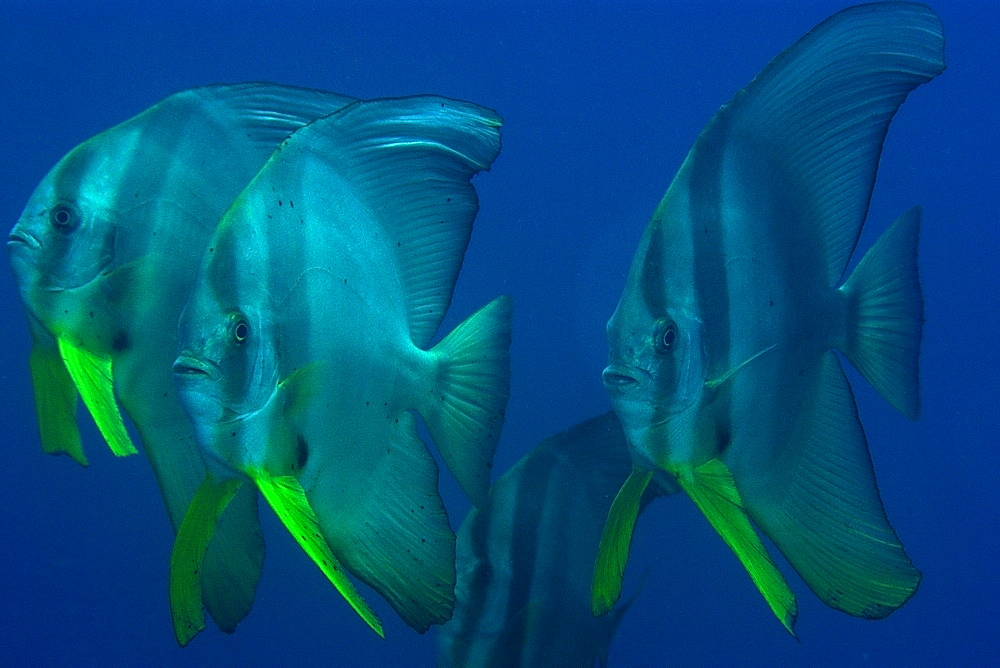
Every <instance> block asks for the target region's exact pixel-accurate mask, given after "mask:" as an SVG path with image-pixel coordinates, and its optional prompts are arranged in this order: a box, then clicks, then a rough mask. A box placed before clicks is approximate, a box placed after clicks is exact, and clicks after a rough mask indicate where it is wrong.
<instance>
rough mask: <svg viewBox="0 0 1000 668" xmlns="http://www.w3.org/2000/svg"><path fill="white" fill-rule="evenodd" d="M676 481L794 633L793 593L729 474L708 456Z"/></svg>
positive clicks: (784, 623)
mask: <svg viewBox="0 0 1000 668" xmlns="http://www.w3.org/2000/svg"><path fill="white" fill-rule="evenodd" d="M678 481H679V482H680V484H681V487H682V488H684V491H685V492H687V495H688V496H690V497H691V500H692V501H694V502H695V505H697V506H698V509H699V510H701V512H702V514H704V515H705V517H706V518H707V519H708V521H709V522H710V523H711V524H712V527H713V528H714V529H715V530H716V531H717V532H718V534H719V535H720V536H722V540H724V541H726V545H728V546H729V547H730V549H731V550H732V551H733V552H734V553H736V556H737V557H738V558H739V560H740V563H742V564H743V567H744V568H745V569H746V570H747V573H748V574H749V575H750V579H752V580H753V583H754V584H755V585H757V589H758V590H760V593H761V594H762V595H763V596H764V600H766V601H767V604H768V605H769V606H771V611H772V612H774V614H775V616H776V617H777V618H778V620H779V621H780V622H781V623H782V625H784V627H785V628H786V629H787V630H788V632H789V633H791V634H792V635H793V636H794V635H795V631H794V626H795V617H796V615H797V613H798V609H797V607H796V603H795V594H793V593H792V590H791V589H790V588H789V587H788V583H787V582H785V578H784V576H782V575H781V571H779V570H778V567H777V566H776V565H775V563H774V561H773V560H772V559H771V555H769V554H768V552H767V549H766V548H765V547H764V544H763V543H762V542H761V540H760V536H758V535H757V532H756V531H755V530H754V528H753V525H752V524H751V523H750V518H749V517H748V516H747V513H746V510H744V508H743V501H742V499H741V498H740V493H739V491H738V490H737V489H736V484H735V482H734V481H733V474H732V473H730V472H729V469H728V468H726V465H725V464H723V463H722V462H721V461H719V460H718V459H711V460H709V461H707V462H705V463H704V464H702V465H701V466H699V467H697V468H695V469H694V470H693V471H692V472H691V473H690V474H688V475H685V474H684V473H683V472H682V473H681V475H680V476H678ZM616 503H617V500H616Z"/></svg>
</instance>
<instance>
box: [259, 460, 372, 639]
mask: <svg viewBox="0 0 1000 668" xmlns="http://www.w3.org/2000/svg"><path fill="white" fill-rule="evenodd" d="M251 476H252V477H253V479H254V482H256V483H257V487H258V488H259V489H260V491H261V494H263V495H264V498H265V499H267V502H268V504H269V505H270V506H271V508H273V509H274V512H275V513H276V514H277V515H278V518H279V519H281V523H282V524H284V525H285V528H287V529H288V531H289V532H290V533H291V534H292V536H293V537H294V538H295V540H296V541H298V543H299V545H301V546H302V549H303V550H305V551H306V554H308V555H309V557H310V558H311V559H312V560H313V561H314V562H316V565H317V566H319V568H320V570H321V571H323V574H324V575H326V577H327V579H329V580H330V582H331V583H332V584H333V586H334V587H336V588H337V591H339V592H340V594H341V596H343V597H344V598H345V599H346V600H347V603H348V604H349V605H350V606H351V607H352V608H354V611H355V612H357V613H358V614H359V615H360V616H361V619H363V620H365V623H367V624H368V626H370V627H371V628H372V630H373V631H375V633H377V634H379V636H380V637H383V638H384V637H385V634H384V633H383V631H382V623H381V622H380V621H379V619H378V617H377V616H376V615H375V613H374V612H373V611H372V609H371V608H369V607H368V604H367V603H365V601H364V599H363V598H361V595H360V594H359V593H358V591H357V590H356V589H355V588H354V584H353V583H352V582H351V580H350V579H349V578H348V577H347V573H346V572H345V571H344V569H343V568H342V567H341V565H340V562H339V561H338V560H337V558H336V557H335V556H333V552H331V551H330V546H329V545H328V544H327V542H326V539H325V538H324V537H323V534H322V533H321V532H320V529H319V522H318V521H317V519H316V513H315V512H313V509H312V507H311V506H310V505H309V501H308V500H307V499H306V493H305V490H303V489H302V485H301V484H299V481H298V480H297V479H296V478H295V477H294V476H274V477H272V476H269V475H268V474H267V473H264V472H262V471H257V472H252V473H251Z"/></svg>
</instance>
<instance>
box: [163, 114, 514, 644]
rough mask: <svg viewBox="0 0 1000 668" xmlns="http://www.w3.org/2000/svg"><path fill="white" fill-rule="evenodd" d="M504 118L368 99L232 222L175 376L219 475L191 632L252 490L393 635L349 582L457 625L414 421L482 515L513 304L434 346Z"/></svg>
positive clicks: (255, 184)
mask: <svg viewBox="0 0 1000 668" xmlns="http://www.w3.org/2000/svg"><path fill="white" fill-rule="evenodd" d="M499 126H500V119H499V118H498V117H497V116H496V114H494V113H493V112H491V111H488V110H486V109H483V108H481V107H477V106H475V105H471V104H468V103H464V102H458V101H454V100H448V99H445V98H439V97H433V96H424V97H415V98H403V99H393V100H373V101H368V102H358V103H355V104H353V105H351V106H349V107H346V108H345V109H343V110H341V111H339V112H337V113H335V114H332V115H331V116H329V117H327V118H324V119H320V120H318V121H316V122H314V123H312V124H310V125H308V126H307V127H305V128H303V129H302V130H300V131H298V132H296V133H295V134H294V135H292V137H291V138H289V139H288V141H286V142H284V143H283V144H282V145H281V146H280V147H279V149H278V150H277V151H276V152H275V154H274V156H273V157H272V159H271V160H270V161H269V162H268V164H267V165H266V166H265V167H264V168H263V169H262V170H261V171H260V173H259V174H258V175H257V177H256V178H255V179H254V180H253V181H252V182H251V183H250V184H249V185H248V186H247V188H246V189H245V190H244V191H243V193H242V194H241V195H240V196H239V197H238V198H237V199H236V201H235V202H234V203H233V206H232V207H231V208H230V209H229V211H228V212H227V213H226V215H225V216H224V217H223V219H222V221H221V222H220V224H219V227H218V229H217V231H216V234H215V236H214V237H213V239H212V240H211V242H210V243H209V245H208V248H207V251H206V253H205V259H204V263H203V265H202V268H201V270H200V273H199V279H198V281H197V283H196V286H195V289H194V292H193V293H192V295H191V298H190V301H189V303H188V305H187V307H186V308H185V310H184V314H183V315H182V317H181V342H180V343H181V354H180V355H179V356H178V358H177V361H176V363H175V365H174V372H175V380H176V382H177V386H178V388H179V390H180V394H181V400H182V402H183V404H184V406H185V408H186V409H187V411H188V413H189V415H190V416H191V419H192V421H193V423H194V425H195V431H196V434H197V439H198V443H199V446H200V448H201V451H202V455H203V458H204V460H205V462H206V464H207V465H208V468H209V475H208V476H207V477H206V479H205V482H204V483H203V485H202V487H201V489H200V491H199V493H198V494H197V495H196V496H195V500H194V501H193V502H192V504H191V508H190V509H189V511H188V516H187V519H186V520H185V528H184V529H182V531H181V532H180V534H179V535H178V538H177V541H176V542H175V546H174V552H173V557H172V559H171V590H172V593H171V596H172V602H173V610H174V616H175V628H177V629H179V632H181V633H183V630H184V629H185V628H191V627H192V625H193V626H194V627H196V626H197V625H198V624H199V623H200V619H199V616H200V607H201V605H200V600H199V591H198V584H197V572H198V568H199V566H198V565H199V562H200V559H201V555H202V552H203V549H204V545H205V544H206V542H207V540H208V537H210V536H211V534H212V531H213V530H214V525H215V518H216V517H217V516H218V513H219V512H220V510H221V509H222V508H224V507H225V505H226V503H227V502H228V498H229V497H230V495H231V494H232V493H234V490H236V489H238V488H240V487H241V486H244V485H245V483H246V482H250V483H252V484H251V485H247V486H251V487H257V488H259V489H260V490H261V491H262V492H263V494H264V496H265V498H266V499H267V501H268V502H269V503H270V505H271V507H272V508H273V509H274V510H275V511H276V513H277V514H278V516H279V517H280V518H281V520H282V522H283V523H284V524H285V525H286V526H287V527H288V528H289V530H290V531H291V533H292V535H293V536H294V537H295V538H296V540H298V541H299V543H300V544H301V545H302V547H303V549H305V551H306V552H307V553H308V554H309V555H310V557H312V559H313V560H314V561H315V562H316V564H317V565H318V566H319V567H320V568H321V569H322V570H323V572H324V573H325V574H326V575H327V577H328V578H329V579H330V580H331V582H332V583H333V584H334V586H336V587H337V589H338V590H339V591H340V592H341V593H342V594H343V595H344V597H345V598H346V599H347V601H348V602H349V603H350V605H351V606H352V607H353V608H354V609H355V610H356V611H357V612H358V614H359V615H360V616H361V617H362V618H363V619H364V620H365V622H366V623H368V624H369V626H371V628H372V629H374V630H375V631H376V632H378V633H380V634H381V632H382V630H381V623H380V622H379V620H378V618H377V617H376V616H375V615H374V613H373V612H372V611H371V609H370V608H369V607H368V606H367V604H366V603H365V602H364V601H363V600H362V599H361V597H360V596H359V595H358V593H357V591H356V590H355V589H354V586H353V584H352V583H351V581H350V579H349V578H347V576H346V575H345V570H346V571H349V572H351V573H353V574H354V575H356V576H357V577H358V578H360V579H361V580H362V581H364V582H365V583H367V584H368V585H370V586H371V587H372V588H374V589H375V590H376V591H378V592H379V593H380V594H381V595H382V596H384V597H385V598H386V599H387V600H388V601H389V603H390V604H391V605H392V606H393V607H394V608H395V610H396V611H397V612H398V613H399V614H400V616H401V617H402V618H403V619H404V620H405V621H406V622H407V623H408V624H409V625H410V626H412V627H413V628H415V629H417V630H419V631H421V632H422V631H424V630H426V629H427V628H428V627H429V626H430V625H431V624H434V623H442V622H444V621H445V620H447V619H448V617H450V615H451V612H452V608H453V605H454V592H453V589H454V577H455V576H454V573H455V571H454V568H455V562H454V534H453V533H452V531H451V529H450V527H449V525H448V521H447V517H446V514H445V510H444V506H443V504H442V502H441V498H440V496H439V494H438V491H437V473H438V471H437V466H436V464H435V462H434V459H433V458H432V457H431V455H430V453H429V452H428V451H427V448H426V446H425V445H424V444H423V443H422V442H421V440H420V439H419V437H418V436H417V432H416V420H415V417H414V413H419V414H420V416H421V417H422V418H423V420H424V422H425V423H426V425H427V427H428V430H429V431H430V434H431V437H432V438H433V439H434V442H435V443H436V444H437V446H438V449H439V450H440V452H441V454H442V456H443V459H444V461H445V463H446V464H447V465H448V467H449V468H450V469H451V471H452V472H453V473H454V474H455V476H456V478H457V480H458V482H459V483H460V484H461V485H462V487H463V489H465V491H466V492H467V493H468V494H469V496H470V497H471V498H472V499H473V501H475V502H477V503H482V502H483V501H484V500H485V497H486V494H487V490H488V485H489V470H490V463H491V460H492V456H493V450H494V448H495V446H496V442H497V439H498V438H499V430H500V427H501V425H502V422H503V413H504V410H505V407H506V403H507V394H508V387H509V345H510V301H509V299H507V298H499V299H497V300H495V301H494V302H492V303H491V304H489V305H487V306H486V307H484V308H483V309H481V310H480V311H479V312H478V313H476V314H474V315H473V316H471V317H470V318H469V319H468V320H466V321H465V322H464V323H462V324H460V325H459V326H458V327H457V328H456V329H455V330H454V331H452V332H451V333H450V334H448V335H447V336H446V337H445V338H444V339H443V340H442V341H441V342H440V343H438V344H437V345H436V346H434V347H432V348H431V347H429V346H430V341H431V337H432V336H433V335H434V332H435V331H436V330H437V328H438V326H439V324H440V323H441V320H442V318H443V317H444V313H445V310H446V309H447V307H448V304H449V302H450V301H451V295H452V289H453V286H454V283H455V280H456V278H457V275H458V270H459V268H460V266H461V263H462V257H463V254H464V252H465V247H466V245H467V243H468V240H469V235H470V233H471V228H472V222H473V219H474V218H475V215H476V212H477V210H478V198H477V197H476V192H475V189H474V188H473V187H472V184H471V183H470V180H471V178H472V176H473V175H474V174H475V173H476V172H479V171H481V170H484V169H487V168H488V167H489V166H490V164H491V163H492V161H493V160H494V158H495V157H496V155H497V154H498V152H499V150H500V134H499Z"/></svg>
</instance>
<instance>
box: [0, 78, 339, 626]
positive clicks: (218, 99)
mask: <svg viewBox="0 0 1000 668" xmlns="http://www.w3.org/2000/svg"><path fill="white" fill-rule="evenodd" d="M351 101H352V100H351V99H350V98H347V97H344V96H340V95H335V94H332V93H323V92H319V91H311V90H305V89H299V88H293V87H286V86H278V85H274V84H236V85H220V86H206V87H201V88H194V89H190V90H186V91H182V92H180V93H177V94H175V95H172V96H170V97H168V98H166V99H164V100H163V101H161V102H160V103H158V104H156V105H154V106H153V107H151V108H149V109H147V110H146V111H144V112H142V113H141V114H139V115H137V116H135V117H133V118H131V119H129V120H127V121H125V122H123V123H121V124H119V125H117V126H115V127H113V128H111V129H109V130H106V131H104V132H102V133H100V134H98V135H96V136H94V137H92V138H91V139H89V140H87V141H85V142H84V143H82V144H81V145H79V146H77V147H76V148H75V149H73V150H72V151H70V152H69V153H68V154H67V155H66V156H65V157H64V158H63V159H62V160H60V161H59V163H58V164H56V166H55V167H53V168H52V170H50V172H49V173H48V174H47V175H46V176H45V178H44V179H43V180H42V182H41V183H40V184H39V185H38V187H37V188H36V190H35V192H34V193H33V194H32V196H31V198H30V200H29V202H28V204H27V206H26V207H25V210H24V213H23V214H22V216H21V218H20V220H19V221H18V222H17V224H16V225H15V227H14V229H13V230H12V231H11V234H10V241H9V242H8V249H9V251H10V259H11V265H12V267H13V269H14V273H15V276H16V278H17V283H18V287H19V290H20V294H21V298H22V301H23V303H24V305H25V307H26V309H27V312H28V317H29V324H30V327H31V333H32V338H33V342H34V347H33V350H32V354H31V370H32V379H33V384H34V389H35V397H36V406H37V409H38V418H39V428H40V432H41V436H42V444H43V448H44V449H45V451H46V452H50V453H69V454H70V455H71V456H72V457H73V458H74V459H76V460H77V461H79V462H80V463H82V464H86V462H87V460H86V456H85V455H84V452H83V448H82V445H81V443H80V437H79V431H78V428H77V424H76V416H75V409H76V404H77V401H78V397H81V396H82V398H83V399H84V402H85V405H86V406H87V408H88V409H89V411H90V412H91V415H92V416H93V417H94V419H95V422H96V423H97V425H98V427H99V428H100V430H101V432H102V434H103V435H104V436H105V438H106V440H107V441H108V443H109V445H111V447H112V449H113V450H114V451H115V453H116V454H128V453H130V452H134V451H135V448H134V447H133V446H132V443H131V439H130V437H129V435H128V433H127V431H126V430H125V427H124V424H123V421H122V417H121V414H120V413H119V406H120V407H121V409H123V410H124V412H125V413H126V414H127V415H128V416H129V417H130V418H131V420H132V423H133V424H134V425H135V427H136V429H137V430H138V432H139V435H140V437H141V440H142V443H143V446H144V450H145V452H146V455H147V456H148V458H149V460H150V463H151V464H152V466H153V469H154V471H155V473H156V477H157V481H158V483H159V485H160V489H161V491H162V494H163V497H164V500H165V502H166V506H167V510H168V514H169V517H170V520H171V523H172V524H173V526H174V528H175V530H176V529H178V528H179V527H180V525H181V522H182V520H183V518H184V514H185V512H186V510H187V507H188V504H189V502H190V501H191V499H192V497H193V495H194V493H195V490H196V489H197V488H198V485H199V484H200V483H201V481H202V479H203V478H204V475H205V468H204V465H203V464H202V461H201V457H200V454H199V452H198V449H197V446H196V444H195V440H194V434H193V431H192V427H191V424H190V422H189V420H188V418H187V416H186V415H185V413H184V411H183V409H182V408H181V405H180V402H179V400H178V398H177V394H176V390H175V388H174V385H173V381H172V372H171V368H172V364H173V360H174V358H175V357H176V353H177V321H178V318H179V317H180V313H181V310H182V309H183V306H184V304H185V302H186V299H187V295H188V293H189V292H190V289H191V284H192V281H193V277H194V275H195V274H196V272H197V269H198V266H199V263H200V260H201V255H202V252H203V251H204V248H205V245H206V243H207V242H208V239H209V238H210V236H211V234H212V232H213V230H214V229H215V225H216V223H217V222H218V220H219V218H220V217H221V215H222V213H223V212H224V211H225V210H226V208H227V207H228V206H229V204H230V203H231V202H232V200H233V199H234V198H235V197H236V196H237V195H238V194H239V192H240V191H241V190H242V188H243V187H244V186H245V185H246V184H247V183H248V182H249V181H250V179H251V178H252V177H253V176H254V174H256V172H257V170H258V169H259V168H260V167H261V166H262V165H263V164H264V163H265V162H266V160H267V158H268V157H269V156H270V154H271V152H272V151H273V150H274V148H275V147H276V146H277V145H278V144H279V143H280V142H281V141H282V140H283V139H284V138H286V137H287V136H288V135H289V134H291V133H292V132H293V131H294V130H295V129H297V128H299V127H301V126H302V125H304V124H305V123H307V122H308V121H310V120H312V119H314V118H316V117H318V116H322V115H325V114H328V113H330V112H331V111H333V110H335V109H338V108H340V107H342V106H344V105H345V104H347V103H349V102H351ZM230 508H231V509H230V511H229V513H227V516H226V520H225V522H224V526H225V528H224V529H223V530H222V531H220V532H219V534H218V537H217V539H216V542H215V544H214V546H213V548H212V550H211V551H210V552H209V557H208V561H207V563H206V572H205V576H204V581H205V583H206V588H205V592H206V594H205V596H206V604H207V606H208V609H209V611H210V612H211V613H212V615H213V616H214V617H215V619H216V621H217V622H218V623H219V625H220V627H221V628H223V629H224V630H226V631H232V630H233V629H235V626H236V624H237V623H238V622H239V621H240V619H242V617H243V616H244V615H245V614H246V613H247V611H248V610H249V607H250V605H251V603H252V601H253V594H254V590H255V588H256V583H257V579H258V577H259V572H260V568H261V565H262V560H263V549H264V548H263V541H262V538H261V534H260V527H259V524H258V521H257V511H256V495H255V494H254V493H253V492H252V491H250V490H247V491H246V492H244V493H242V494H240V495H239V496H238V497H237V499H236V501H235V502H234V503H233V504H232V505H231V506H230Z"/></svg>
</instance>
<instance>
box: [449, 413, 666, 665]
mask: <svg viewBox="0 0 1000 668" xmlns="http://www.w3.org/2000/svg"><path fill="white" fill-rule="evenodd" d="M631 470H632V458H631V455H630V454H629V450H628V443H627V442H626V440H625V432H624V431H623V430H622V426H621V423H620V422H619V420H618V417H617V416H616V415H615V414H614V412H608V413H605V414H603V415H599V416H597V417H593V418H591V419H589V420H586V421H584V422H582V423H580V424H578V425H576V426H574V427H572V428H570V429H568V430H566V431H564V432H561V433H559V434H556V435H555V436H550V437H549V438H547V439H545V440H544V441H542V442H541V443H539V444H538V445H537V446H535V448H534V449H533V450H532V451H531V452H529V453H528V454H527V455H525V456H524V457H523V458H522V459H521V460H520V461H518V462H517V464H515V465H514V466H513V467H512V468H511V469H510V470H509V471H507V472H506V473H504V474H503V475H502V476H501V477H500V478H499V479H498V480H497V481H496V482H495V483H493V486H492V488H491V489H490V497H489V500H488V501H487V503H486V505H485V506H482V507H479V508H472V510H470V511H469V514H468V515H467V516H466V518H465V521H464V522H462V527H461V529H460V530H459V532H458V547H457V566H456V568H457V570H458V582H457V585H456V590H455V591H456V593H455V597H456V605H455V614H454V616H453V617H452V618H451V620H450V621H449V622H448V623H446V624H445V625H444V626H442V627H441V629H440V630H439V632H438V639H437V647H438V665H439V666H443V667H446V666H470V667H471V666H586V667H588V668H590V667H591V666H594V665H606V663H607V658H608V650H609V648H610V645H611V642H612V640H613V639H614V635H615V631H616V630H617V628H618V626H619V624H620V623H621V620H622V618H623V617H624V615H625V613H626V611H627V610H628V607H629V605H628V604H623V605H619V606H618V607H617V608H615V610H614V611H613V612H612V613H611V614H607V615H604V616H602V617H594V615H593V614H592V613H591V606H590V584H591V579H592V576H593V568H594V560H595V559H596V557H597V547H598V543H599V541H600V538H601V531H602V529H603V528H604V520H605V518H606V517H607V516H608V511H609V510H610V509H611V502H612V500H613V499H614V498H615V494H616V493H617V492H618V490H619V488H620V487H621V486H622V484H623V483H624V482H625V480H626V479H627V478H628V476H629V474H630V473H631ZM666 482H667V483H668V484H671V485H672V486H671V487H670V488H661V487H660V486H659V485H658V484H656V483H653V484H651V485H649V486H648V487H647V488H646V490H645V491H644V493H643V496H642V498H641V500H640V505H641V507H643V508H644V507H646V506H647V505H648V504H649V503H651V502H652V501H653V500H654V499H656V498H658V497H660V496H665V495H668V494H672V493H674V492H676V491H677V487H676V485H674V484H673V483H672V482H671V481H669V480H668V481H666Z"/></svg>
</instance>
